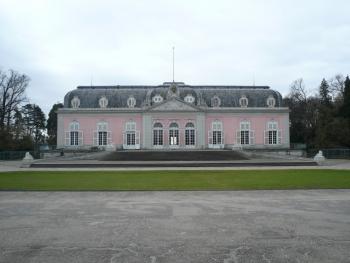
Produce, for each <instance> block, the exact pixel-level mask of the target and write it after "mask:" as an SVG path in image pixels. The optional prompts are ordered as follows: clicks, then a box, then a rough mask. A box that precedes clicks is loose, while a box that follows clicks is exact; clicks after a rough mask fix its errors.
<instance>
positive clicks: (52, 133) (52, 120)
mask: <svg viewBox="0 0 350 263" xmlns="http://www.w3.org/2000/svg"><path fill="white" fill-rule="evenodd" d="M60 108H63V104H62V103H56V104H54V105H53V106H52V108H51V110H50V113H49V118H48V119H47V125H46V129H47V134H48V135H49V138H48V140H47V141H48V143H49V144H50V145H56V144H57V110H58V109H60Z"/></svg>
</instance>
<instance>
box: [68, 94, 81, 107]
mask: <svg viewBox="0 0 350 263" xmlns="http://www.w3.org/2000/svg"><path fill="white" fill-rule="evenodd" d="M70 103H71V105H72V108H73V109H77V108H79V106H80V99H79V98H78V97H77V96H74V98H73V99H72V100H71V102H70Z"/></svg>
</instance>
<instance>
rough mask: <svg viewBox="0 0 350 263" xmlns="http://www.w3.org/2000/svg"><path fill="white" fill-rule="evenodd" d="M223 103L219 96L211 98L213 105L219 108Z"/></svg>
mask: <svg viewBox="0 0 350 263" xmlns="http://www.w3.org/2000/svg"><path fill="white" fill-rule="evenodd" d="M220 105H221V100H220V98H219V97H218V96H214V97H213V98H212V99H211V106H212V107H214V108H217V107H220Z"/></svg>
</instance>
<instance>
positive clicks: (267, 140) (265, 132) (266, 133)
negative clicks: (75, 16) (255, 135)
mask: <svg viewBox="0 0 350 263" xmlns="http://www.w3.org/2000/svg"><path fill="white" fill-rule="evenodd" d="M264 142H265V144H269V131H264Z"/></svg>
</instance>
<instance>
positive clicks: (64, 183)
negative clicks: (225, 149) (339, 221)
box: [0, 170, 350, 191]
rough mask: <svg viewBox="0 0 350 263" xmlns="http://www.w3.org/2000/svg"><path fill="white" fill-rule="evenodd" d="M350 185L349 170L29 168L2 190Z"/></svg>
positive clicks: (2, 176)
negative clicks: (82, 169)
mask: <svg viewBox="0 0 350 263" xmlns="http://www.w3.org/2000/svg"><path fill="white" fill-rule="evenodd" d="M331 188H333V189H342V188H350V171H349V170H230V171H229V170H226V171H222V170H221V171H213V170H207V171H199V170H196V171H189V170H187V171H91V172H89V171H67V172H65V171H57V172H55V171H39V172H38V171H28V172H5V173H0V190H47V191H57V190H69V191H70V190H252V189H331Z"/></svg>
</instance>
